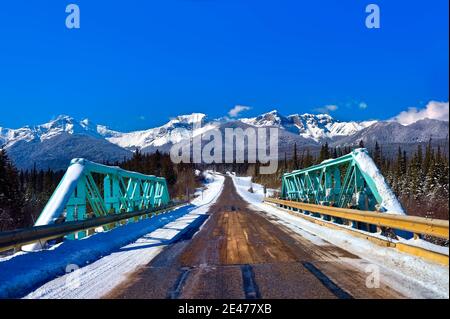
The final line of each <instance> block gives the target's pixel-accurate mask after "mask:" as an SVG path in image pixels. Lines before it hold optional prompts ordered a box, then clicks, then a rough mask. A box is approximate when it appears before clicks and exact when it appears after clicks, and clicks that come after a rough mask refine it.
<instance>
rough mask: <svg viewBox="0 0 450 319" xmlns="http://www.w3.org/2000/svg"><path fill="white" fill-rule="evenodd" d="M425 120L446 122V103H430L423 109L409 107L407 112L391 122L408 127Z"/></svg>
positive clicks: (395, 117)
mask: <svg viewBox="0 0 450 319" xmlns="http://www.w3.org/2000/svg"><path fill="white" fill-rule="evenodd" d="M426 118H429V119H433V120H441V121H448V102H437V101H430V102H428V104H427V105H426V106H425V108H423V109H417V108H415V107H410V108H408V110H407V111H403V112H401V113H400V114H398V115H397V116H394V117H393V118H392V119H391V120H393V121H397V122H399V123H400V124H403V125H409V124H412V123H414V122H417V121H419V120H423V119H426Z"/></svg>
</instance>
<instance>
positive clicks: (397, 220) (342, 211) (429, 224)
mask: <svg viewBox="0 0 450 319" xmlns="http://www.w3.org/2000/svg"><path fill="white" fill-rule="evenodd" d="M265 201H266V202H268V203H272V204H276V205H279V206H281V207H284V208H287V209H295V210H298V211H299V212H301V213H303V214H307V215H308V214H317V215H318V216H315V217H319V218H322V219H325V220H328V221H331V222H335V223H338V224H342V225H351V226H354V225H352V223H355V222H360V223H365V224H367V225H373V226H375V227H376V228H377V230H378V231H380V230H381V227H385V228H391V229H396V230H403V231H408V232H411V233H414V234H416V236H418V235H430V236H434V237H438V238H444V239H448V238H449V221H448V220H439V219H430V218H424V217H416V216H405V215H392V214H386V213H376V212H371V211H360V210H356V209H348V208H339V207H331V206H324V205H315V204H307V203H302V202H296V201H290V200H283V199H276V198H265ZM337 219H339V220H337ZM355 228H356V227H355Z"/></svg>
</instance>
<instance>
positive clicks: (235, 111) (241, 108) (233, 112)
mask: <svg viewBox="0 0 450 319" xmlns="http://www.w3.org/2000/svg"><path fill="white" fill-rule="evenodd" d="M250 109H251V107H250V106H244V105H236V106H235V107H233V108H232V109H231V110H230V111H229V112H228V115H229V116H230V117H237V116H238V115H239V114H240V113H241V112H244V111H248V110H250Z"/></svg>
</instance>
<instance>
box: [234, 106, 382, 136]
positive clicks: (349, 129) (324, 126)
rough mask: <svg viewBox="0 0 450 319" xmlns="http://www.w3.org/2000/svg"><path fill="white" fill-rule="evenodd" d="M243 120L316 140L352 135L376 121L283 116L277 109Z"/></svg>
mask: <svg viewBox="0 0 450 319" xmlns="http://www.w3.org/2000/svg"><path fill="white" fill-rule="evenodd" d="M241 121H242V122H244V123H246V124H249V125H253V126H256V127H268V126H276V127H279V128H281V129H285V130H287V131H289V132H292V133H294V134H298V135H300V136H301V137H303V138H306V139H312V140H314V141H315V142H321V141H324V140H328V139H334V138H336V137H343V136H350V135H352V134H355V133H356V132H358V131H360V130H362V129H364V128H366V127H369V126H370V125H372V124H374V123H375V122H376V121H366V122H340V121H338V120H335V119H334V118H333V117H331V116H330V115H328V114H316V115H315V114H309V113H305V114H302V115H299V114H293V115H289V116H283V115H281V114H280V113H279V112H278V111H276V110H274V111H272V112H269V113H265V114H262V115H260V116H258V117H254V118H246V119H241Z"/></svg>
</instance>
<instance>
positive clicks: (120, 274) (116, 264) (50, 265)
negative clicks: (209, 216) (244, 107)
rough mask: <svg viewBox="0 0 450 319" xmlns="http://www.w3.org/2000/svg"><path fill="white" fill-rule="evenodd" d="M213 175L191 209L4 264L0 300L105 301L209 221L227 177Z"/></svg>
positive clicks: (0, 266) (0, 274)
mask: <svg viewBox="0 0 450 319" xmlns="http://www.w3.org/2000/svg"><path fill="white" fill-rule="evenodd" d="M213 176H214V179H213V180H212V181H210V182H209V183H208V184H207V185H206V188H205V190H204V191H203V195H202V196H200V197H197V198H196V199H194V200H193V201H192V202H191V204H190V205H187V206H183V207H181V208H178V209H174V210H172V211H170V212H167V213H165V214H161V215H158V216H155V217H152V218H150V219H145V220H142V221H139V222H137V223H130V224H127V225H124V226H121V227H117V228H115V229H113V230H111V231H107V232H103V233H97V234H95V235H93V236H90V237H87V238H84V239H82V240H76V241H64V242H63V243H61V244H59V245H57V246H54V247H52V249H50V250H43V251H39V252H33V253H24V252H22V253H18V254H15V255H14V256H10V257H6V258H2V259H0V298H17V297H23V296H25V298H101V297H102V296H104V295H106V294H107V293H108V292H109V291H111V290H112V289H114V288H115V287H117V285H119V284H120V283H121V282H123V281H124V280H126V279H127V276H128V274H130V273H132V272H134V271H135V270H137V269H138V268H139V267H141V266H143V265H145V264H147V263H149V262H150V261H151V260H152V259H153V258H154V257H155V256H157V255H158V254H159V253H160V252H161V251H162V249H163V248H164V247H165V246H166V245H168V244H170V243H171V242H173V241H175V240H176V239H178V238H179V237H180V236H182V235H183V234H184V233H185V232H187V231H188V230H189V229H191V228H192V227H196V226H199V225H198V224H199V223H200V222H202V221H204V218H201V217H202V215H205V214H206V213H207V212H208V209H209V207H210V206H211V205H212V204H213V203H214V202H215V201H216V199H217V198H218V196H219V194H220V193H221V191H222V187H223V182H224V177H223V176H220V175H217V174H214V175H213ZM203 217H204V216H203ZM33 290H34V291H33Z"/></svg>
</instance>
